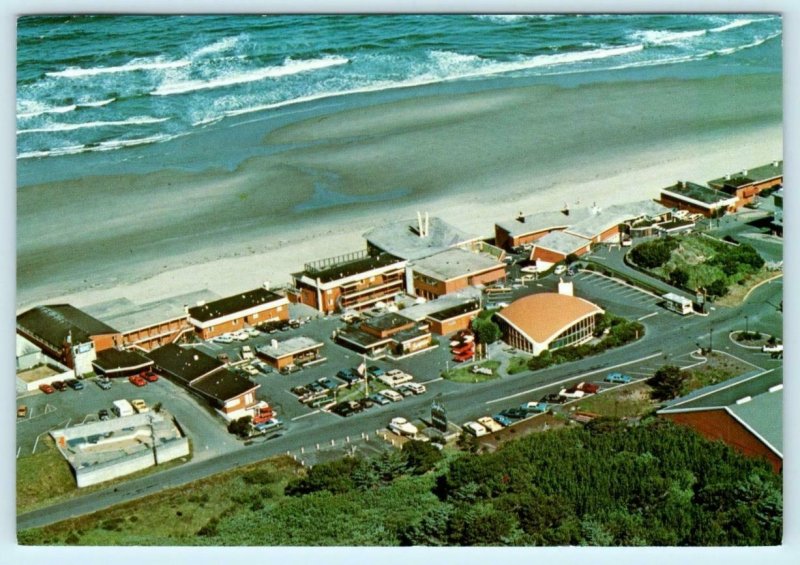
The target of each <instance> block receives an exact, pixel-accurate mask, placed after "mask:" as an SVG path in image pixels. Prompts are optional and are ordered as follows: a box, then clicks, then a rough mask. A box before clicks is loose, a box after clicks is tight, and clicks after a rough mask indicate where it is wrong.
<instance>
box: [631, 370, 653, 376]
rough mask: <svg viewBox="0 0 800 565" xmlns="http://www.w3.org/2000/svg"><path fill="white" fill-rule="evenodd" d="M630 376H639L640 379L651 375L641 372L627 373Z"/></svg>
mask: <svg viewBox="0 0 800 565" xmlns="http://www.w3.org/2000/svg"><path fill="white" fill-rule="evenodd" d="M628 372H629V373H630V374H631V375H640V376H642V377H649V376H650V375H651V374H652V373H645V372H642V371H628Z"/></svg>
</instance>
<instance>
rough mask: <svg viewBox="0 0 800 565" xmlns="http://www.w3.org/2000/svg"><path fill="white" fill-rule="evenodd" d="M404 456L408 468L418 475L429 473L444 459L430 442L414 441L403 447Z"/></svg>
mask: <svg viewBox="0 0 800 565" xmlns="http://www.w3.org/2000/svg"><path fill="white" fill-rule="evenodd" d="M403 455H405V457H406V461H407V463H408V466H409V467H410V468H411V469H412V470H413V472H414V473H415V474H417V475H422V474H423V473H427V472H428V471H430V470H431V469H433V468H434V466H435V465H436V463H438V462H439V460H441V458H442V453H441V451H439V450H438V449H436V448H435V447H433V445H431V443H430V442H425V441H416V440H412V441H409V442H406V443H405V445H403Z"/></svg>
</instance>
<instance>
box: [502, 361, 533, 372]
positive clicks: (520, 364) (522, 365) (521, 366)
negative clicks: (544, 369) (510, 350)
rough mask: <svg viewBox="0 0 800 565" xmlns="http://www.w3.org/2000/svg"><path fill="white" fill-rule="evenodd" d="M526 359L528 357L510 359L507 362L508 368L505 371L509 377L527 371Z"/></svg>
mask: <svg viewBox="0 0 800 565" xmlns="http://www.w3.org/2000/svg"><path fill="white" fill-rule="evenodd" d="M528 359H529V358H528V357H512V358H511V359H509V360H508V367H506V371H508V374H509V375H515V374H517V373H521V372H522V371H527V370H528Z"/></svg>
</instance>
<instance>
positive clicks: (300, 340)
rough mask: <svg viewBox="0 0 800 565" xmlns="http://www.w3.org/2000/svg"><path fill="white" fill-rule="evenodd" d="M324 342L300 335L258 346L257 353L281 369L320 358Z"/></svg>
mask: <svg viewBox="0 0 800 565" xmlns="http://www.w3.org/2000/svg"><path fill="white" fill-rule="evenodd" d="M322 345H323V344H322V343H321V342H319V341H316V340H313V339H311V338H309V337H305V336H299V337H293V338H290V339H287V340H285V341H278V340H276V339H273V340H272V341H271V342H270V343H268V344H265V345H261V346H259V347H256V354H258V356H259V357H263V358H264V360H266V361H267V363H269V364H270V365H272V366H273V367H275V368H276V369H278V370H280V369H283V368H284V367H287V366H289V365H298V366H300V365H304V364H306V363H311V362H314V361H317V360H318V359H319V352H320V350H321V349H322Z"/></svg>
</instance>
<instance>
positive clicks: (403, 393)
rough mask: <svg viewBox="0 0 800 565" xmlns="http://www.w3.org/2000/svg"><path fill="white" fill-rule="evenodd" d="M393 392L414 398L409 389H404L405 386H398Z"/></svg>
mask: <svg viewBox="0 0 800 565" xmlns="http://www.w3.org/2000/svg"><path fill="white" fill-rule="evenodd" d="M395 390H396V391H397V392H399V393H400V394H402V395H403V396H406V397H408V396H414V393H413V392H412V391H411V390H410V389H408V388H406V385H400V386H399V387H397V388H396V389H395Z"/></svg>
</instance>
